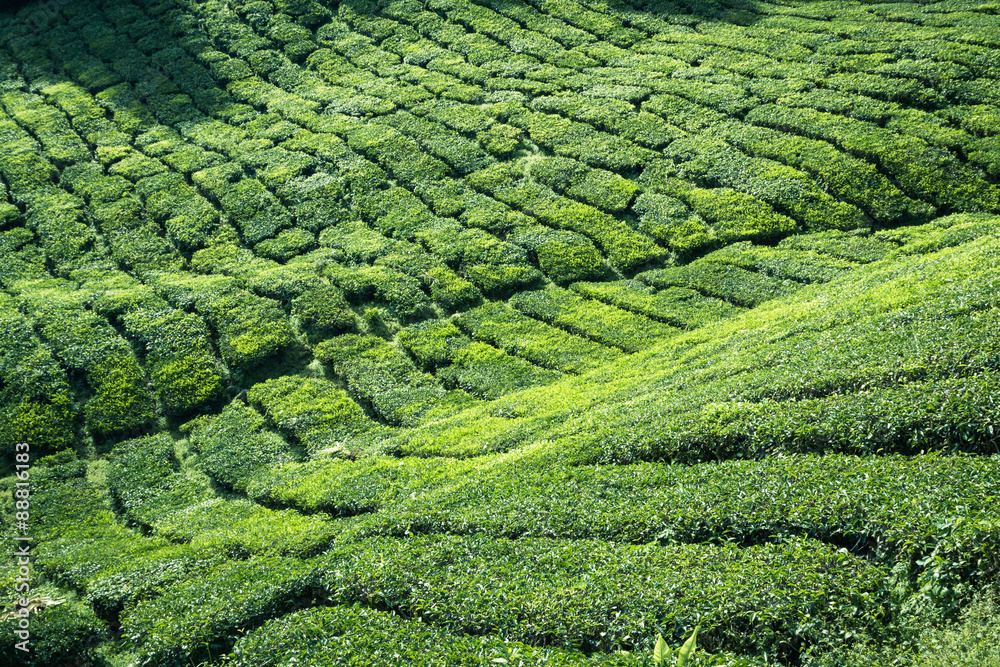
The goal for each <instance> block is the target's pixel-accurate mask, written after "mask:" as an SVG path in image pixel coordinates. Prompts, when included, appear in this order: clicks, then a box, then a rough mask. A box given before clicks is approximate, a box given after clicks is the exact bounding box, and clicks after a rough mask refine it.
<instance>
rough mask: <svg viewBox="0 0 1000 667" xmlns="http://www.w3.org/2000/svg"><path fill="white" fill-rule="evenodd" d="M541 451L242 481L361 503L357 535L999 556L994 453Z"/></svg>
mask: <svg viewBox="0 0 1000 667" xmlns="http://www.w3.org/2000/svg"><path fill="white" fill-rule="evenodd" d="M546 450H547V448H546V447H533V448H528V449H526V450H524V451H520V452H512V453H510V454H504V455H492V456H489V457H483V458H478V459H468V460H460V461H447V460H442V459H436V458H431V459H405V460H404V461H403V462H400V461H398V460H394V459H392V458H390V457H375V458H371V459H365V460H363V461H360V460H359V461H357V462H353V463H348V462H341V461H338V462H330V461H312V462H306V463H292V464H287V465H284V466H280V467H276V468H272V469H270V470H267V471H264V472H262V473H261V474H259V475H257V476H256V477H255V478H254V479H253V480H252V481H251V482H250V484H249V487H248V489H249V493H250V495H251V497H253V498H255V499H257V500H258V501H261V502H267V503H276V504H279V505H282V506H291V507H294V508H297V509H299V510H300V511H303V512H308V513H312V512H317V511H322V512H324V513H328V514H331V515H345V516H346V515H353V514H359V513H369V514H368V516H366V517H365V518H364V519H363V520H362V521H361V522H359V523H357V524H356V525H355V526H354V527H352V528H351V532H352V534H354V535H357V536H372V535H390V536H397V537H403V536H405V535H408V534H410V533H427V534H432V533H454V534H484V535H492V536H495V537H501V536H502V537H508V538H511V539H516V538H520V537H523V536H536V537H560V538H567V539H593V540H608V541H617V542H628V543H635V544H644V543H647V542H651V541H659V542H662V543H671V542H681V543H697V542H703V541H719V540H731V541H734V542H737V543H741V544H753V543H756V542H759V541H761V540H766V539H775V538H780V537H783V536H788V535H796V534H798V535H805V536H809V537H812V538H815V539H822V540H823V541H826V542H829V543H833V544H837V545H841V546H843V547H845V548H847V549H849V550H851V551H852V552H854V553H856V554H867V555H869V556H871V557H874V558H876V559H878V560H880V561H886V562H888V561H892V560H893V559H903V560H906V561H907V562H912V563H913V564H914V573H917V572H919V571H920V570H919V568H917V567H916V565H915V564H916V561H918V560H920V559H922V558H924V557H925V556H927V555H928V554H929V553H931V552H933V551H934V549H936V548H939V547H941V546H942V545H947V547H948V548H952V549H955V550H956V551H959V550H960V551H963V552H965V555H964V556H962V559H963V560H961V562H959V561H956V562H955V563H954V566H955V568H956V572H959V571H964V572H966V573H967V574H971V573H975V574H976V576H987V577H988V576H992V575H991V574H990V573H995V572H996V569H997V568H998V567H1000V562H998V561H997V558H996V554H995V552H994V550H995V545H996V542H997V539H998V533H997V530H998V527H997V525H996V521H995V520H993V519H992V518H991V517H990V516H989V510H990V502H992V501H990V498H991V497H992V496H993V494H994V493H995V492H996V489H997V476H996V472H997V470H996V468H997V462H996V459H995V458H953V457H947V456H942V455H939V454H930V455H924V456H916V457H901V456H884V457H879V458H877V459H871V458H867V457H859V456H847V455H825V456H814V455H792V456H779V457H772V458H769V459H765V460H762V461H737V460H734V461H725V462H720V463H717V464H713V465H702V466H685V465H667V464H659V463H643V464H637V465H630V466H590V465H579V466H577V465H566V464H563V463H554V462H553V461H552V460H551V458H550V457H549V456H548V452H547V451H546ZM969 488H975V489H976V494H975V497H976V500H974V501H969V499H968V498H967V497H966V494H967V491H968V489H969ZM899 498H911V499H919V500H914V501H913V502H906V503H900V502H898V499H899ZM970 502H971V504H970ZM958 505H961V506H962V508H961V509H958ZM972 552H975V554H973V553H972ZM963 568H964V570H963ZM976 568H978V570H979V571H978V572H976Z"/></svg>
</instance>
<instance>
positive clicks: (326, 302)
mask: <svg viewBox="0 0 1000 667" xmlns="http://www.w3.org/2000/svg"><path fill="white" fill-rule="evenodd" d="M292 315H294V316H296V317H298V318H299V325H300V326H301V327H302V329H303V330H304V331H305V332H306V333H307V334H309V336H310V337H312V338H314V339H317V340H318V339H322V338H326V337H328V336H330V335H331V334H335V333H339V332H341V331H347V330H349V329H351V328H353V327H354V326H355V323H354V314H353V313H352V312H351V310H350V306H349V305H348V303H347V300H346V299H345V298H344V293H343V292H342V291H341V290H339V289H337V288H336V287H333V286H331V285H323V286H320V287H316V288H313V289H311V290H309V291H307V292H305V293H304V294H302V296H299V297H297V298H296V299H294V300H293V301H292Z"/></svg>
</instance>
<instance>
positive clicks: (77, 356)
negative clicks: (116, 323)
mask: <svg viewBox="0 0 1000 667" xmlns="http://www.w3.org/2000/svg"><path fill="white" fill-rule="evenodd" d="M16 291H17V297H18V300H19V301H20V305H21V308H22V309H23V311H24V312H26V313H31V315H32V316H33V318H34V320H35V327H36V329H37V330H38V331H39V333H40V335H41V338H42V340H44V341H45V342H46V343H47V344H48V346H49V348H50V349H51V350H52V351H53V353H54V354H55V357H56V358H57V359H59V361H60V362H61V365H62V366H63V367H64V368H65V369H66V370H67V371H68V372H69V373H70V374H73V373H80V374H83V375H84V376H85V377H86V382H87V386H88V390H89V392H92V394H93V397H92V398H90V399H89V400H88V401H87V403H86V405H85V406H84V407H83V416H84V421H85V424H86V428H87V429H88V430H89V431H90V432H91V433H92V434H93V435H94V437H95V438H98V439H103V438H106V437H109V436H115V435H122V434H125V433H128V432H136V431H139V430H141V429H143V428H145V427H147V426H149V425H150V424H151V422H152V421H153V419H154V418H155V417H156V405H155V401H154V398H153V394H152V392H150V391H149V389H148V387H147V385H146V378H145V375H144V374H143V371H142V367H141V366H140V365H139V362H138V360H137V359H136V357H135V355H134V353H133V352H132V348H131V346H130V345H129V344H128V341H126V340H125V339H124V338H123V337H122V336H121V335H120V334H119V333H118V332H117V331H115V329H114V328H113V327H112V326H111V325H110V324H109V323H108V321H107V320H106V319H105V318H104V317H102V316H100V315H98V314H97V313H95V312H94V311H92V310H88V309H87V307H86V305H87V303H86V300H87V297H88V294H87V293H86V292H84V291H82V290H76V289H73V287H72V285H71V284H67V283H65V282H55V281H53V282H48V283H45V282H36V283H34V284H31V283H28V284H24V283H20V284H18V285H17V287H16Z"/></svg>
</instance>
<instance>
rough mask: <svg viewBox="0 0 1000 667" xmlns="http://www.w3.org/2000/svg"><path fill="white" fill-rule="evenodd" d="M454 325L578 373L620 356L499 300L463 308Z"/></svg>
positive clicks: (540, 361)
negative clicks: (475, 306)
mask: <svg viewBox="0 0 1000 667" xmlns="http://www.w3.org/2000/svg"><path fill="white" fill-rule="evenodd" d="M456 324H457V325H458V326H459V328H461V329H462V330H463V331H465V332H466V333H467V334H469V335H471V336H473V337H474V338H476V339H480V340H484V341H486V342H488V343H490V344H492V345H494V346H495V347H498V348H500V349H502V350H505V351H507V352H509V353H512V354H516V355H517V356H520V357H524V358H525V359H527V360H528V361H531V362H532V363H535V364H537V365H539V366H542V367H543V368H551V369H553V370H558V371H562V372H564V373H581V372H584V371H587V370H592V369H594V368H596V367H597V366H599V365H601V364H603V363H605V362H606V361H610V360H613V359H616V358H618V357H620V356H621V355H620V354H619V353H618V351H617V350H615V349H614V348H608V347H604V346H602V345H600V344H598V343H595V342H593V341H590V340H587V339H586V338H583V337H580V336H575V335H573V334H569V333H566V332H564V331H562V330H560V329H557V328H555V327H552V326H549V325H547V324H544V323H543V322H540V321H538V320H535V319H532V318H530V317H526V316H525V315H522V314H521V313H520V312H518V311H517V310H514V309H513V308H511V307H510V306H508V305H506V304H503V303H489V304H486V305H484V306H480V307H478V308H474V309H473V310H469V311H466V312H465V313H462V315H461V316H460V317H459V318H458V319H456Z"/></svg>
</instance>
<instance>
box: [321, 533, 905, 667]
mask: <svg viewBox="0 0 1000 667" xmlns="http://www.w3.org/2000/svg"><path fill="white" fill-rule="evenodd" d="M373 562H380V563H384V565H383V566H382V567H379V568H373V567H371V563H373ZM524 562H532V563H533V564H534V565H533V568H532V569H531V570H526V569H525V568H524V567H523V563H524ZM316 567H317V569H318V574H319V577H320V580H321V581H322V583H323V585H324V587H325V589H326V590H327V591H329V594H330V595H331V596H332V597H333V598H334V599H335V600H337V601H340V602H348V603H349V602H355V601H358V602H364V603H367V604H374V603H381V604H384V605H386V606H387V607H389V609H391V610H394V611H398V612H401V613H404V614H410V613H416V612H418V611H419V613H420V615H421V617H422V618H424V619H425V620H427V621H430V622H433V623H435V624H438V625H446V626H449V627H450V628H451V629H452V631H456V630H458V631H462V632H465V633H469V634H477V635H481V634H488V633H497V634H499V635H500V636H502V637H503V638H505V639H508V640H514V641H521V642H526V643H533V644H546V645H553V646H557V647H562V648H580V649H583V650H603V651H611V650H616V649H621V648H627V649H631V648H633V647H635V646H636V644H638V643H640V642H642V643H645V642H644V641H643V639H640V638H643V637H644V634H645V633H646V632H648V631H649V629H651V628H652V627H656V626H660V627H674V628H676V629H677V630H675V631H678V637H676V638H675V641H676V642H677V643H679V640H681V639H683V637H682V636H681V635H682V633H684V630H685V629H686V627H687V626H688V625H689V624H690V623H693V622H694V619H695V618H700V622H701V631H700V632H699V646H701V647H703V648H705V649H706V650H710V651H717V650H720V649H721V650H730V651H739V652H745V653H761V652H763V651H767V652H768V653H769V654H770V655H779V656H785V658H784V659H788V658H789V657H791V656H793V655H795V654H797V653H798V652H799V651H801V650H803V649H805V648H808V647H810V646H814V647H817V648H820V647H822V648H831V649H834V648H837V647H842V646H844V645H845V644H849V643H850V642H849V640H845V638H844V637H843V635H841V634H840V633H839V629H840V628H841V627H842V624H844V623H846V624H848V627H851V628H853V629H855V630H861V629H862V628H867V627H872V626H874V625H875V624H877V623H878V622H879V621H880V620H881V618H882V617H883V615H884V611H883V609H884V608H883V604H884V602H885V599H886V595H887V592H886V591H885V590H884V589H883V588H882V587H881V584H880V583H879V582H878V579H880V578H882V577H884V576H886V574H887V573H886V572H885V571H884V570H882V569H881V568H879V567H878V566H874V565H871V564H869V563H866V562H865V561H863V560H862V559H859V558H856V557H853V556H851V555H849V554H844V553H838V552H837V550H836V549H834V548H832V547H829V546H827V545H824V544H822V543H819V542H815V541H809V540H796V541H789V542H786V543H782V544H767V545H760V546H753V547H737V546H735V545H728V544H727V545H721V546H708V545H670V546H660V545H643V546H631V545H611V544H607V543H604V542H596V541H588V540H575V541H569V540H559V539H538V538H529V537H525V538H522V539H519V540H507V539H501V538H494V537H487V536H452V535H432V536H422V535H421V536H417V535H415V536H411V537H409V538H406V539H405V540H399V539H371V540H365V541H361V542H358V543H355V544H352V545H350V546H349V547H340V548H334V549H333V550H331V551H330V552H328V553H327V554H325V555H324V556H322V557H320V558H319V559H317V563H316ZM691 581H698V582H701V585H700V586H699V587H698V588H697V589H696V592H692V591H691V589H690V583H689V582H691ZM772 587H773V588H772ZM774 589H780V590H781V591H782V595H781V596H780V597H778V596H774V595H772V594H770V591H772V590H774ZM834 628H837V630H838V631H837V632H836V633H835V632H833V629H834ZM684 634H686V633H684Z"/></svg>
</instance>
